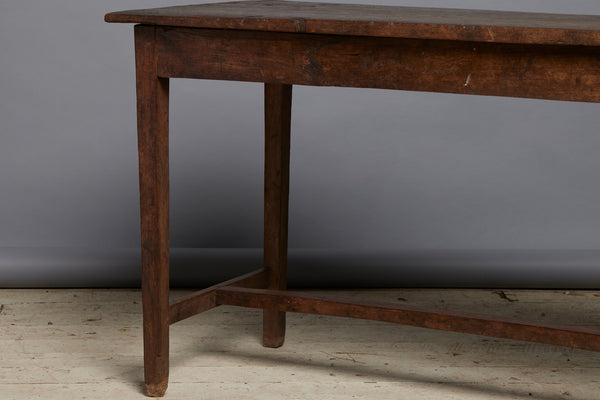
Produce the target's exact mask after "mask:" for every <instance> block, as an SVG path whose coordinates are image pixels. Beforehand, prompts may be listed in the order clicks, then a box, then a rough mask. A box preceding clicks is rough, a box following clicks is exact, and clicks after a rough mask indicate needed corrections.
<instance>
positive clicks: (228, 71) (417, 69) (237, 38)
mask: <svg viewBox="0 0 600 400" xmlns="http://www.w3.org/2000/svg"><path fill="white" fill-rule="evenodd" d="M158 32H159V34H158V41H159V48H160V52H159V53H160V54H159V74H160V76H163V77H173V78H200V79H223V80H235V81H253V82H272V83H282V84H300V85H312V86H347V87H364V88H380V89H400V90H416V91H425V92H444V93H461V94H477V95H492V96H509V97H525V98H538V99H548V100H567V101H585V102H599V101H600V63H599V62H598V60H599V59H600V47H581V46H541V45H514V44H513V45H511V44H489V43H472V42H457V41H454V42H452V41H447V40H414V39H392V38H369V37H350V36H326V35H308V34H289V33H272V32H242V31H228V30H208V29H188V28H177V29H174V28H168V27H159V28H158Z"/></svg>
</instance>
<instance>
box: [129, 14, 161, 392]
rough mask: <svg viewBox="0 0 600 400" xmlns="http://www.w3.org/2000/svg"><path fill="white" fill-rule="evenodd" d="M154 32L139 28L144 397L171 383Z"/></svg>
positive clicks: (137, 33) (136, 44)
mask: <svg viewBox="0 0 600 400" xmlns="http://www.w3.org/2000/svg"><path fill="white" fill-rule="evenodd" d="M154 35H155V28H154V27H149V26H136V27H135V55H136V79H137V118H138V150H139V166H140V213H141V231H142V303H143V315H144V375H145V384H146V394H147V395H148V396H152V397H160V396H163V395H164V393H165V391H166V390H167V385H168V378H169V137H168V136H169V132H168V129H169V122H168V120H169V117H168V115H169V80H168V79H162V78H158V77H157V73H156V43H155V36H154Z"/></svg>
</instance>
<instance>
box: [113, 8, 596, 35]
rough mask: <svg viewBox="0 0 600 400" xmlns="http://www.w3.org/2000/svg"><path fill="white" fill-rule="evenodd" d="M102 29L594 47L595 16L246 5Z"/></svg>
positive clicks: (149, 16) (171, 12) (128, 16)
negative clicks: (186, 29) (137, 27)
mask: <svg viewBox="0 0 600 400" xmlns="http://www.w3.org/2000/svg"><path fill="white" fill-rule="evenodd" d="M105 20H106V21H107V22H126V23H140V24H148V25H165V26H179V27H190V28H213V29H240V30H258V31H270V32H295V33H312V34H334V35H346V36H348V35H349V36H379V37H397V38H413V39H442V40H461V41H476V42H492V43H521V44H563V45H584V46H600V15H570V14H542V13H523V12H510V11H488V10H460V9H449V8H419V7H400V6H376V5H363V4H339V3H313V2H298V1H283V0H249V1H235V2H226V3H209V4H196V5H187V6H172V7H163V8H153V9H145V10H130V11H120V12H113V13H109V14H106V16H105Z"/></svg>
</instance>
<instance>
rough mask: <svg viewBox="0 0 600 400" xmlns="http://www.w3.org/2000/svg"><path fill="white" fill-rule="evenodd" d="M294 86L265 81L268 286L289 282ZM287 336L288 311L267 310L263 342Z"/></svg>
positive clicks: (280, 341)
mask: <svg viewBox="0 0 600 400" xmlns="http://www.w3.org/2000/svg"><path fill="white" fill-rule="evenodd" d="M291 113H292V86H291V85H280V84H275V83H266V84H265V198H264V203H265V205H264V207H265V209H264V210H265V211H264V213H265V214H264V218H265V224H264V256H263V257H264V259H263V265H264V268H265V270H266V271H267V275H268V287H269V288H271V289H285V288H286V285H287V278H286V277H287V232H288V194H289V174H290V172H289V171H290V120H291ZM284 338H285V313H283V312H280V311H276V310H270V309H268V307H267V308H265V309H264V310H263V345H265V346H267V347H279V346H281V345H282V344H283V341H284Z"/></svg>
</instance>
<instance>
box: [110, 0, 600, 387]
mask: <svg viewBox="0 0 600 400" xmlns="http://www.w3.org/2000/svg"><path fill="white" fill-rule="evenodd" d="M106 21H108V22H130V23H138V24H140V25H136V26H135V56H136V72H137V113H138V143H139V166H140V205H141V225H142V263H143V275H142V295H143V312H144V367H145V381H146V391H147V394H148V395H149V396H162V395H163V394H164V392H165V390H166V388H167V383H168V369H169V324H172V323H175V322H177V321H180V320H182V319H184V318H188V317H190V316H192V315H194V314H197V313H200V312H202V311H206V310H208V309H210V308H213V307H216V306H219V305H222V304H228V305H235V306H242V307H253V308H260V309H263V310H264V312H263V315H264V317H263V318H264V325H263V326H264V329H263V343H264V345H265V346H269V347H278V346H281V345H282V344H283V340H284V333H285V312H286V311H291V312H301V313H314V314H323V315H333V316H342V317H350V318H364V319H370V320H378V321H388V322H394V323H400V324H408V325H413V326H420V327H426V328H433V329H442V330H448V331H455V332H467V333H472V334H478V335H487V336H494V337H500V338H510V339H517V340H526V341H532V342H541V343H550V344H555V345H560V346H567V347H574V348H579V349H587V350H593V351H600V331H596V330H591V329H582V328H573V327H567V326H555V325H547V324H539V323H533V322H530V321H522V320H516V319H507V318H497V317H491V316H486V315H475V314H463V313H447V312H440V311H436V310H432V309H424V308H418V307H411V306H404V305H402V306H399V305H397V304H380V303H372V302H360V303H356V302H351V301H348V300H343V299H333V298H326V297H320V296H313V295H306V294H298V293H296V294H295V293H293V292H291V291H286V290H285V289H286V257H287V221H288V186H289V185H288V176H289V151H290V149H289V146H290V114H291V101H292V85H293V84H297V85H314V86H349V87H362V88H382V89H398V90H418V91H427V92H444V93H462V94H476V95H491V96H510V97H527V98H536V99H548V100H568V101H582V102H600V16H577V15H555V14H533V13H516V12H499V11H477V10H455V9H434V8H431V9H430V8H412V7H389V6H387V7H386V6H367V5H349V4H326V3H303V2H293V1H277V0H256V1H254V0H253V1H242V2H231V3H217V4H203V5H191V6H180V7H165V8H157V9H150V10H135V11H123V12H116V13H110V14H107V15H106ZM169 78H197V79H221V80H233V81H251V82H264V83H265V198H264V201H265V205H264V207H265V209H264V214H265V215H264V217H265V220H264V265H263V268H262V269H260V270H258V271H255V272H252V273H249V274H247V275H244V276H241V277H239V278H237V279H232V280H230V281H227V282H223V283H221V284H218V285H215V286H212V287H210V288H207V289H204V290H202V291H200V292H198V293H196V294H194V295H192V296H190V297H187V298H183V299H181V300H178V301H176V302H174V303H171V304H169V298H168V295H169V220H168V219H169V172H168V158H169V150H168V109H169Z"/></svg>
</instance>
